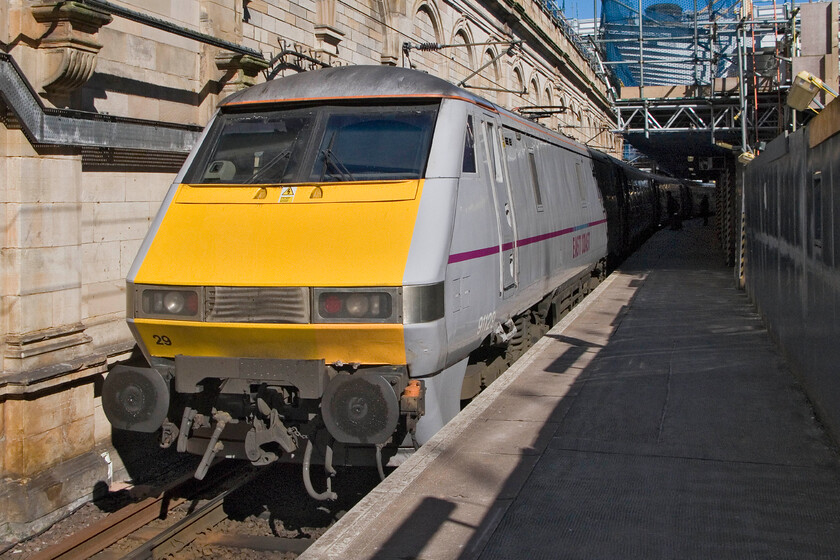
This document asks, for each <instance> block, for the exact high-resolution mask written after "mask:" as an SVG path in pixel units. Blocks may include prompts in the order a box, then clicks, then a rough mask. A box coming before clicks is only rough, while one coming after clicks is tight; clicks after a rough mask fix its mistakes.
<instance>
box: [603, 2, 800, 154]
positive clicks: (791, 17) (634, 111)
mask: <svg viewBox="0 0 840 560" xmlns="http://www.w3.org/2000/svg"><path fill="white" fill-rule="evenodd" d="M799 23H800V22H799V10H798V9H797V8H796V7H795V5H794V4H792V3H776V2H775V1H770V2H762V3H753V2H750V0H667V1H663V0H603V1H602V13H601V20H600V26H599V31H598V35H597V37H596V38H595V40H594V41H595V44H596V45H597V46H598V49H599V50H600V51H601V52H602V54H603V57H604V61H603V64H604V66H606V67H607V68H608V69H609V70H610V74H611V76H612V78H613V79H614V80H615V81H616V82H617V85H618V88H619V90H620V92H621V93H620V94H619V97H618V98H617V99H616V100H615V112H616V120H617V128H616V132H617V133H620V134H623V135H624V136H625V137H626V138H627V139H628V140H629V141H630V142H631V143H632V142H634V137H635V138H638V137H639V136H643V137H644V138H645V139H650V138H651V137H652V136H653V135H657V134H659V133H665V132H674V133H680V132H681V133H686V134H691V135H693V138H695V140H696V139H697V138H698V134H703V135H704V136H705V137H706V138H707V141H708V142H707V143H708V144H709V145H714V146H719V147H723V148H724V149H727V150H731V151H733V152H734V155H735V156H737V155H738V154H740V153H748V154H754V153H755V152H756V151H757V150H758V149H760V147H761V146H762V145H763V143H764V142H767V141H769V140H770V139H772V138H774V137H776V136H778V135H779V134H782V133H784V132H785V131H786V130H791V129H793V128H794V127H795V126H796V122H795V118H796V113H795V112H794V111H791V110H790V109H789V108H788V107H786V105H785V95H786V91H787V89H788V88H789V87H790V80H791V76H792V75H793V73H792V60H793V59H794V57H796V56H797V44H798V26H799Z"/></svg>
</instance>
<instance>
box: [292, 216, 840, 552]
mask: <svg viewBox="0 0 840 560" xmlns="http://www.w3.org/2000/svg"><path fill="white" fill-rule="evenodd" d="M715 247H716V243H715V240H714V229H713V227H712V226H711V225H709V226H705V227H704V226H703V225H702V222H701V221H700V220H693V221H689V222H686V223H685V227H684V229H683V230H681V231H670V230H662V231H659V232H658V233H656V234H655V235H654V236H653V237H652V238H651V239H650V240H649V241H648V242H647V243H646V244H645V245H644V246H643V247H642V248H641V249H640V250H639V251H638V252H637V253H636V254H635V255H633V256H632V257H631V258H630V259H628V260H627V261H626V262H625V263H624V264H623V265H622V266H621V268H620V270H618V271H617V272H615V273H613V274H612V275H611V276H610V277H609V278H607V280H606V281H605V282H604V283H602V284H601V285H600V286H599V287H598V289H597V290H595V292H593V293H592V294H591V295H590V296H588V297H587V298H586V299H585V300H584V301H583V302H582V303H581V304H580V305H579V306H578V307H576V308H575V309H574V310H573V312H572V313H571V314H570V315H568V316H567V317H566V318H564V319H563V321H562V322H560V323H558V324H557V325H556V326H555V327H554V328H553V329H552V330H551V331H550V332H549V333H548V335H547V336H546V337H544V338H543V339H542V340H540V341H539V342H538V343H537V344H536V345H535V346H534V347H533V348H531V350H529V352H528V353H527V354H526V355H525V356H523V357H522V358H521V359H520V360H519V361H518V362H517V363H516V364H514V366H513V367H511V368H510V369H509V370H508V372H507V373H505V374H504V375H503V376H502V377H500V378H499V379H498V380H497V381H496V382H495V383H493V385H491V387H489V388H488V389H487V390H486V391H484V392H483V393H482V394H481V395H479V396H478V397H477V398H476V399H475V400H474V401H473V402H472V403H471V404H470V405H469V406H468V407H466V408H465V409H464V410H463V411H462V412H461V414H459V415H458V417H456V418H455V419H454V420H453V421H452V422H450V423H449V424H448V425H447V426H446V427H445V428H444V429H443V430H441V431H440V432H439V433H438V434H437V435H435V437H434V438H433V439H432V440H431V441H430V442H429V443H427V444H426V445H424V446H423V447H422V448H421V449H420V450H419V451H418V452H417V453H415V454H414V455H413V456H412V457H411V458H410V459H408V460H407V461H406V462H405V463H404V464H403V465H401V466H400V467H399V468H398V469H397V470H395V471H394V472H393V473H391V474H390V475H389V476H388V478H387V479H386V480H385V481H384V482H382V483H381V484H380V485H379V486H378V487H377V488H376V489H374V490H373V491H372V492H371V493H370V494H369V495H368V496H367V497H365V498H364V499H363V500H362V501H361V502H359V503H358V504H357V505H356V506H355V507H354V508H353V509H352V510H350V511H349V512H348V513H347V514H346V515H345V516H344V517H343V518H342V519H341V520H340V521H339V522H338V523H337V524H336V525H334V526H333V527H332V528H331V529H330V530H329V531H328V532H327V533H325V534H324V536H323V537H321V538H320V539H319V540H318V541H316V542H315V543H314V544H313V545H312V546H311V547H310V549H309V550H308V551H307V552H306V553H304V554H303V555H302V556H301V557H300V558H301V560H315V559H327V558H329V559H334V558H342V559H362V558H375V559H379V560H385V559H397V558H399V559H406V558H411V559H423V560H444V559H456V558H457V559H472V558H477V559H482V560H489V559H502V558H504V559H514V558H517V559H518V558H535V559H536V558H545V559H559V558H604V559H616V558H621V559H630V558H638V559H645V560H649V559H653V558H667V559H671V558H680V559H684V558H737V559H743V558H762V559H765V558H838V557H840V461H838V454H837V449H836V448H835V446H834V445H833V444H832V442H831V440H830V439H829V437H828V436H827V434H826V432H825V431H824V430H823V429H822V427H821V426H820V424H819V422H818V421H817V420H815V418H814V417H813V411H812V409H811V407H810V406H809V403H808V401H807V399H806V397H805V395H804V393H803V392H802V390H801V388H800V386H799V384H798V383H797V381H796V379H795V377H794V376H793V374H792V373H791V372H790V371H789V370H788V368H787V366H786V365H785V363H784V360H783V359H782V357H781V356H780V355H779V353H778V352H777V350H776V348H775V347H774V345H773V343H772V341H771V339H770V336H769V334H768V332H767V331H766V330H765V328H764V327H763V325H762V322H761V320H760V318H759V316H758V315H757V314H756V313H755V311H754V309H753V307H752V306H751V305H750V303H749V302H748V301H747V297H746V295H745V294H744V293H743V292H741V291H738V290H737V289H736V288H735V287H734V283H735V282H734V279H733V276H732V271H731V269H729V268H726V267H724V266H723V265H722V264H721V263H722V262H723V257H722V255H720V254H719V253H718V252H717V250H716V249H715Z"/></svg>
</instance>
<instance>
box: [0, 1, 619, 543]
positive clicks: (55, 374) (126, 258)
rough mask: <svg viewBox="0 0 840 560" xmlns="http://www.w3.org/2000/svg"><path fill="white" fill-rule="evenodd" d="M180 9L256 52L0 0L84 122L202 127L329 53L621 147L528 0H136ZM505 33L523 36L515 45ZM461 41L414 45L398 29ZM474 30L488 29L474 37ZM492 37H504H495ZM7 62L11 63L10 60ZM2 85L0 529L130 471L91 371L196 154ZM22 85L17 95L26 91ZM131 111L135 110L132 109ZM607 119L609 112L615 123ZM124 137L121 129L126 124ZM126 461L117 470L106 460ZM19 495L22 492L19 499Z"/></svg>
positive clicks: (26, 49) (8, 37)
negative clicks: (141, 252)
mask: <svg viewBox="0 0 840 560" xmlns="http://www.w3.org/2000/svg"><path fill="white" fill-rule="evenodd" d="M120 4H121V5H123V6H126V7H128V8H131V9H133V10H135V11H137V12H141V13H143V14H146V15H148V16H151V17H154V18H156V19H158V20H161V21H165V22H169V23H170V24H172V25H174V26H178V27H181V28H185V29H188V30H191V31H195V32H200V33H204V34H207V35H210V36H213V37H216V38H219V39H223V40H225V41H228V42H230V43H234V44H237V45H241V46H243V47H247V48H250V49H253V50H256V51H259V52H260V53H262V54H263V57H264V60H263V61H260V60H259V58H258V57H256V56H253V57H249V56H242V55H241V54H235V53H232V52H230V51H229V50H226V49H223V48H220V47H218V46H212V45H209V44H207V43H205V42H202V41H200V40H196V39H195V38H188V37H183V36H179V35H178V34H176V33H172V32H168V31H166V30H162V29H156V28H153V27H151V26H149V25H146V24H144V23H140V22H136V21H132V20H130V19H126V18H125V17H120V16H119V15H111V14H108V13H104V12H101V11H98V10H96V9H92V8H90V7H89V6H85V5H79V4H74V3H72V2H64V3H62V2H56V1H48V0H37V1H36V0H0V46H2V47H3V48H2V49H0V50H2V51H3V52H5V53H8V54H9V55H10V56H11V59H12V60H13V62H14V64H16V66H17V67H18V68H19V70H20V72H21V73H22V74H23V77H24V78H25V80H26V81H28V83H29V84H30V85H31V88H32V90H33V91H32V92H24V93H26V95H29V96H30V97H32V99H37V101H38V103H40V104H41V105H43V107H44V108H43V109H38V111H40V112H41V113H44V111H46V112H48V113H49V112H50V111H53V110H60V111H61V112H60V113H54V112H53V113H50V114H59V115H62V116H63V117H66V118H67V119H68V121H69V122H73V123H76V124H77V125H78V126H80V127H82V128H84V127H86V126H88V124H89V123H90V122H94V121H92V120H91V119H90V115H91V114H97V115H100V116H101V115H105V114H107V115H110V116H111V117H112V118H113V119H115V120H117V121H119V122H118V124H117V125H115V126H117V127H119V126H129V125H132V126H135V125H136V123H134V122H133V121H130V120H129V119H141V120H142V121H143V122H141V123H140V124H141V125H142V126H147V127H155V126H160V127H163V128H166V129H167V130H176V129H177V130H180V129H179V128H178V127H183V126H186V125H195V129H196V130H197V129H198V127H200V126H203V125H204V124H205V123H206V122H207V121H208V120H209V118H210V116H211V115H212V113H213V111H214V110H215V107H216V104H217V103H218V101H219V99H220V98H222V97H223V96H225V95H227V94H228V93H231V92H233V91H235V90H237V89H239V88H242V87H246V86H248V85H250V84H253V83H255V82H257V81H261V80H264V79H265V73H261V71H264V72H267V71H266V66H267V64H266V63H265V61H267V60H270V59H271V58H272V56H274V55H276V54H280V53H281V52H285V53H286V54H285V56H283V57H281V58H280V59H279V60H278V65H277V66H275V67H274V68H273V69H269V70H268V71H272V70H276V74H277V75H278V76H282V75H286V74H290V73H294V72H297V71H300V70H308V69H311V68H313V67H315V66H317V65H318V64H316V63H313V62H312V61H313V60H317V61H321V62H323V63H324V64H330V65H337V64H393V65H412V66H414V67H416V68H418V69H420V70H425V71H428V72H430V73H434V74H436V75H439V76H441V77H443V78H446V79H448V80H450V81H453V82H456V83H457V82H460V81H461V80H464V79H466V78H468V76H469V75H470V74H471V73H472V72H473V71H474V70H476V69H477V68H478V67H479V66H481V65H483V64H485V63H487V62H490V61H491V60H492V59H494V58H496V57H497V56H499V55H500V54H501V55H502V56H501V57H500V58H499V59H498V60H497V61H496V62H495V63H493V64H491V65H490V66H488V68H487V69H486V70H485V71H484V72H482V73H481V75H479V76H475V77H472V78H469V79H468V80H467V82H466V83H467V86H468V87H469V86H478V87H480V88H482V89H477V90H476V91H477V93H479V94H481V95H484V96H485V97H488V98H489V99H491V100H493V101H495V102H497V103H500V104H502V105H505V106H508V107H524V106H529V105H562V106H565V107H568V110H567V111H566V112H565V113H563V114H556V115H554V116H552V117H550V118H547V119H544V120H543V121H542V122H543V124H546V125H548V126H550V127H552V128H555V129H559V130H561V131H563V132H564V133H566V134H568V135H569V136H572V137H574V138H577V139H579V140H590V139H593V138H595V141H594V144H595V145H597V146H600V147H602V148H606V149H609V150H614V151H616V152H617V153H620V149H621V146H620V143H619V142H617V141H616V140H615V139H614V138H613V137H612V135H611V134H608V133H607V132H606V130H607V129H608V128H609V121H610V120H611V118H612V117H611V111H610V108H609V103H608V101H607V98H606V88H605V85H604V84H603V83H602V82H601V81H600V80H599V79H598V78H597V76H596V75H595V73H594V72H593V71H592V69H591V68H590V67H589V66H588V63H587V62H586V61H585V60H584V59H583V58H582V57H581V56H580V55H579V53H577V52H576V51H575V50H574V48H573V47H572V46H571V45H570V43H569V41H568V40H567V39H566V37H564V36H563V35H562V33H560V32H559V30H558V29H557V28H556V27H555V26H554V25H553V23H552V22H551V20H550V19H549V17H548V16H547V14H546V13H545V12H544V11H543V10H542V8H541V7H540V5H539V4H537V3H536V2H534V1H532V0H519V1H514V0H485V1H484V2H472V1H470V2H467V1H462V0H448V1H444V0H354V1H351V2H338V1H337V0H296V1H295V2H292V3H289V2H287V1H280V0H244V1H243V0H154V1H151V2H149V1H141V0H130V1H123V2H121V3H120ZM510 41H522V43H521V45H520V46H518V47H516V48H515V49H513V51H512V52H511V54H504V53H505V52H506V50H507V49H508V47H509V45H510ZM405 42H409V43H413V44H419V43H440V44H444V45H446V44H452V45H457V46H455V47H451V48H443V49H440V50H436V51H420V50H411V51H409V53H408V55H407V56H406V54H405V53H404V51H403V43H405ZM476 43H488V44H485V45H475V44H476ZM490 43H494V44H490ZM0 64H4V65H5V66H3V68H4V69H5V70H7V71H11V70H10V69H11V68H12V66H11V64H12V63H11V62H6V61H0ZM3 83H4V84H6V85H4V86H3V87H6V88H10V91H5V90H4V91H2V92H0V93H2V96H0V120H2V126H0V204H2V210H0V232H1V235H2V237H1V238H0V240H2V245H1V246H0V271H1V272H0V365H2V373H0V479H2V480H3V482H0V538H3V536H4V535H5V536H6V537H8V538H12V537H14V536H20V535H24V534H26V533H29V532H33V531H36V530H38V529H40V528H41V527H44V526H46V525H47V524H49V523H50V522H52V521H53V520H54V519H56V518H57V517H58V516H60V515H62V514H63V512H64V511H66V509H67V508H70V507H74V505H76V504H78V503H81V502H82V501H84V500H86V499H88V498H89V497H90V495H91V493H92V491H93V488H94V486H96V485H97V483H98V484H99V485H102V484H103V483H104V484H105V485H108V484H110V483H111V482H113V480H112V479H111V478H110V474H109V473H111V472H113V473H114V476H115V477H126V476H129V474H130V473H131V468H130V465H124V463H126V462H128V461H129V460H127V459H126V460H125V461H123V459H124V457H121V456H120V455H119V453H116V452H115V450H114V448H113V447H112V441H111V437H112V434H111V429H110V426H109V425H108V423H107V421H106V420H105V418H104V415H103V414H102V411H101V405H100V403H99V399H98V391H99V387H101V382H102V380H103V378H104V375H106V374H107V370H108V367H109V366H110V365H111V364H113V363H116V362H118V361H121V360H124V359H126V358H127V357H128V353H129V352H130V351H131V348H132V345H133V341H132V339H131V337H130V335H129V332H128V329H127V327H126V326H125V323H124V306H125V284H124V277H125V275H126V273H127V271H128V268H129V267H130V265H131V262H132V260H133V258H134V254H135V252H136V250H137V248H138V247H139V245H140V243H141V241H142V239H143V236H144V235H145V233H146V230H147V228H148V226H149V224H150V222H151V220H152V219H153V217H154V215H155V213H156V211H157V208H158V205H159V203H160V201H161V200H162V198H163V195H164V193H165V192H166V189H167V188H168V186H169V184H170V182H171V181H172V180H173V178H174V176H175V173H176V171H177V168H178V166H179V164H180V162H181V161H183V158H184V157H185V156H186V153H185V151H184V150H183V149H177V148H171V147H165V146H155V145H154V143H152V144H150V145H149V147H148V149H145V150H144V149H128V148H124V147H115V146H114V145H112V144H111V143H109V142H110V141H108V140H105V139H104V138H103V139H102V141H101V142H99V143H98V144H96V143H94V144H93V145H83V144H84V142H82V141H80V140H76V139H75V138H74V137H73V135H72V134H68V135H67V141H63V140H61V141H59V140H53V141H48V142H39V141H37V139H36V138H33V134H32V133H31V131H30V132H27V130H26V129H25V127H24V126H22V124H21V123H22V121H23V119H22V118H20V115H18V114H16V112H15V111H16V110H17V109H16V107H17V106H16V105H15V103H16V102H14V101H13V100H14V99H17V97H15V96H16V95H17V94H21V92H20V91H11V89H18V88H12V86H9V85H8V82H3ZM24 97H26V96H25V95H24ZM132 123H133V124H132ZM604 123H606V124H604ZM126 136H127V135H126ZM115 468H116V470H113V469H115ZM24 497H26V498H24Z"/></svg>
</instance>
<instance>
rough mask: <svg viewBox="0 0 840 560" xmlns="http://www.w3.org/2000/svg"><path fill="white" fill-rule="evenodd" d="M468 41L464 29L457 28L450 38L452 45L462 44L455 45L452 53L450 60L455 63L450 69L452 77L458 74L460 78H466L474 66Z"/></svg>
mask: <svg viewBox="0 0 840 560" xmlns="http://www.w3.org/2000/svg"><path fill="white" fill-rule="evenodd" d="M470 43H471V41H470V38H469V36H468V35H467V32H466V31H465V30H464V29H459V30H458V31H457V32H456V33H455V35H454V37H453V38H452V44H453V45H463V46H457V47H455V49H454V53H453V55H452V61H453V62H454V63H455V65H454V68H453V69H452V71H453V74H452V76H453V77H454V76H460V77H461V78H466V77H467V76H469V75H470V74H471V73H472V71H473V68H474V67H475V66H474V65H473V53H472V47H471V46H469V44H470Z"/></svg>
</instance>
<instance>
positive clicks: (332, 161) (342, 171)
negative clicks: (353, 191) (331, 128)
mask: <svg viewBox="0 0 840 560" xmlns="http://www.w3.org/2000/svg"><path fill="white" fill-rule="evenodd" d="M336 132H338V131H336ZM336 132H333V133H332V136H331V137H330V144H329V145H328V146H327V147H326V148H325V149H323V150H321V156H322V157H323V158H324V169H323V171H321V178H320V179H318V182H322V181H323V180H324V175H326V174H327V169H328V168H330V167H332V168H333V169H334V170H335V171H337V172H338V173H339V175H335V174H333V173H330V175H331V176H333V177H336V176H337V177H339V178H340V179H341V180H342V181H355V179H354V178H353V174H352V173H350V170H349V169H347V167H346V166H345V165H344V164H343V163H341V162H340V161H339V160H338V158H337V157H335V153H334V152H333V151H332V147H333V143H334V142H335V135H336Z"/></svg>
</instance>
